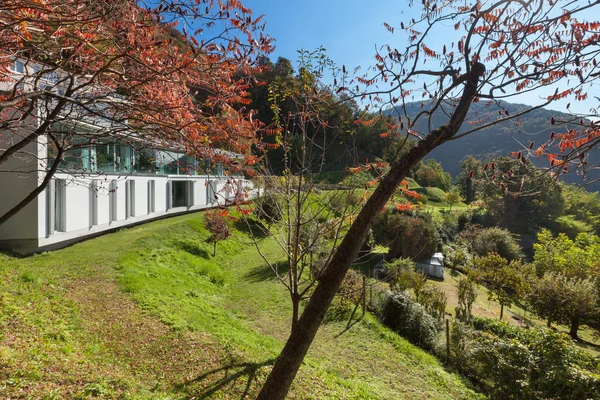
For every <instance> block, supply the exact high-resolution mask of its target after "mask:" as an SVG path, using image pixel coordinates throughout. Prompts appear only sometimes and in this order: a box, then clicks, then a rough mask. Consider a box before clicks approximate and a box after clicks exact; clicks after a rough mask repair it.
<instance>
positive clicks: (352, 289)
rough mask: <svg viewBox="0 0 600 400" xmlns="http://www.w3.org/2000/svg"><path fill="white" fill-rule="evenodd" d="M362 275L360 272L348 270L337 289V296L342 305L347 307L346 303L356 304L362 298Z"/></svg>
mask: <svg viewBox="0 0 600 400" xmlns="http://www.w3.org/2000/svg"><path fill="white" fill-rule="evenodd" d="M363 277H364V275H363V274H361V273H360V272H358V271H356V270H353V269H350V270H348V272H346V276H345V277H344V280H343V281H342V284H341V285H340V287H339V289H338V292H337V293H338V296H340V298H341V300H342V301H341V302H342V305H344V306H348V303H352V304H358V303H359V302H360V299H361V297H362V296H363V283H362V280H363Z"/></svg>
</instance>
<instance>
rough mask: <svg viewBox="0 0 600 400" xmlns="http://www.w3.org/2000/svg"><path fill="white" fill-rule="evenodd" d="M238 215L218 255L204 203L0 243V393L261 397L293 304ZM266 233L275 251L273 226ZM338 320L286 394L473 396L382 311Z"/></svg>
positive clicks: (27, 395)
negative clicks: (83, 236)
mask: <svg viewBox="0 0 600 400" xmlns="http://www.w3.org/2000/svg"><path fill="white" fill-rule="evenodd" d="M238 228H239V229H238V230H236V231H235V233H234V235H233V237H232V238H231V239H229V240H227V241H225V242H221V243H219V245H218V250H217V256H216V257H212V244H208V243H205V239H206V238H207V237H208V232H207V231H206V230H205V228H204V226H203V218H202V215H201V214H198V213H196V214H190V215H187V216H182V217H176V218H171V219H167V220H163V221H158V222H153V223H148V224H145V225H142V226H139V227H135V228H131V229H127V230H123V231H120V232H118V233H115V234H111V235H107V236H104V237H100V238H97V239H93V240H90V241H87V242H84V243H80V244H77V245H74V246H72V247H69V248H66V249H63V250H60V251H55V252H52V253H45V254H40V255H36V256H33V257H28V258H14V257H12V256H9V255H5V254H1V253H0V398H47V399H60V398H125V399H127V398H133V399H145V398H147V399H184V398H225V399H240V398H246V397H248V398H252V397H253V396H254V395H255V394H256V393H257V390H258V389H259V388H260V385H261V383H262V381H263V380H264V378H265V376H266V374H267V372H268V369H269V367H270V364H271V363H272V361H273V359H274V358H275V357H276V356H277V354H278V352H279V350H280V349H281V347H282V345H283V343H284V341H285V339H286V337H287V333H288V330H289V315H290V313H289V303H288V298H287V292H286V291H285V289H284V288H283V286H282V285H279V284H277V282H276V281H275V280H274V279H273V277H272V275H271V273H270V270H269V269H268V268H267V267H266V266H265V264H264V263H263V262H262V260H261V259H260V257H259V256H258V253H257V252H256V249H254V248H253V245H252V242H251V240H250V239H249V237H248V235H247V234H245V233H244V231H243V229H241V228H242V227H241V225H239V226H238ZM260 246H262V249H263V251H265V252H267V253H269V254H271V255H274V256H277V247H276V246H275V245H274V243H273V242H272V241H271V240H269V239H268V238H264V239H263V240H262V241H261V243H260ZM332 320H333V321H330V322H328V323H327V324H326V325H324V326H323V328H322V329H321V331H320V333H319V335H318V338H317V340H316V342H315V344H314V345H313V347H312V348H311V351H310V353H309V357H308V358H307V360H306V361H305V364H304V365H303V367H302V369H301V371H300V374H299V376H298V378H297V379H296V382H295V383H294V386H293V387H292V394H291V396H290V397H291V398H297V399H307V398H314V399H326V398H331V399H357V398H365V399H373V398H382V399H397V398H407V399H455V398H469V399H471V398H476V397H477V395H476V394H475V393H473V392H472V391H471V390H470V389H469V388H468V386H467V385H466V384H465V382H464V381H463V380H462V379H461V378H460V377H459V376H458V375H456V374H452V373H449V372H447V371H445V370H444V368H443V367H442V365H441V364H440V363H439V362H438V361H437V359H435V358H434V357H432V356H430V355H429V354H427V353H425V352H423V351H421V350H420V349H418V348H415V347H413V346H412V345H410V344H409V343H408V342H406V341H405V340H403V339H401V338H399V337H398V336H397V335H395V334H394V333H392V332H390V331H389V330H387V329H386V328H384V327H382V326H381V325H380V324H379V323H378V322H377V321H376V320H375V319H374V318H372V317H369V316H368V315H367V317H365V318H364V319H363V320H361V321H359V322H357V323H355V324H354V325H353V326H352V328H351V329H349V330H345V328H346V324H347V321H346V320H336V319H335V318H332Z"/></svg>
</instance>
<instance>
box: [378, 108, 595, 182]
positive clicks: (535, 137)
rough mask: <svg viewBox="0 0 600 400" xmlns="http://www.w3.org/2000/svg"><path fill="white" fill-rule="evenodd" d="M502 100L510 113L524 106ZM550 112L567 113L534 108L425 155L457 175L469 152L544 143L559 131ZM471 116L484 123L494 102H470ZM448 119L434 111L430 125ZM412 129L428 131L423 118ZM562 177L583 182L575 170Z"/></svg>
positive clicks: (494, 114) (494, 111) (504, 152)
mask: <svg viewBox="0 0 600 400" xmlns="http://www.w3.org/2000/svg"><path fill="white" fill-rule="evenodd" d="M501 104H502V106H503V107H504V108H505V109H506V110H507V111H508V113H509V114H510V115H514V114H517V113H519V112H521V111H523V110H524V109H525V108H526V107H527V106H525V105H523V104H512V103H506V102H502V103H501ZM408 107H409V114H411V115H416V114H417V113H418V112H419V111H421V108H420V103H410V104H409V105H408ZM388 114H393V112H391V111H389V112H388ZM552 116H554V117H555V119H557V120H561V119H562V118H568V117H569V116H568V115H567V114H564V113H560V112H557V111H552V110H546V109H539V110H534V111H532V112H530V113H528V114H525V115H524V116H522V117H520V118H518V119H516V120H514V121H512V122H504V123H499V124H497V125H494V126H491V127H489V128H485V129H482V130H481V131H478V132H475V133H473V134H470V135H467V136H466V137H464V138H461V139H458V140H454V141H451V142H447V143H445V144H444V145H443V146H440V147H439V148H437V149H436V150H434V151H433V152H431V153H430V154H429V155H428V156H427V157H426V158H434V159H436V160H437V161H439V162H440V163H441V164H442V166H443V167H444V169H445V170H446V171H448V172H449V173H450V174H451V175H452V176H456V175H458V174H459V173H460V163H461V161H462V160H463V159H464V158H465V157H466V156H467V155H469V154H471V155H473V156H475V157H476V158H478V159H482V160H489V159H491V158H495V157H500V156H509V155H510V152H511V151H519V150H522V149H523V146H528V145H529V143H531V142H534V143H535V144H536V145H540V144H542V143H545V142H546V141H547V140H548V139H549V137H550V133H551V132H552V131H556V132H561V129H562V128H561V127H559V126H558V125H556V126H552V125H551V124H550V118H551V117H552ZM470 118H471V120H473V121H475V120H481V121H482V122H483V123H488V122H491V121H493V120H494V119H496V118H498V107H497V106H496V105H493V106H488V105H486V104H485V102H480V103H473V104H472V105H471V117H470ZM447 119H448V118H447V117H446V116H445V115H444V114H443V113H441V112H437V113H436V114H434V116H433V119H432V121H433V126H438V125H441V124H444V123H446V122H447ZM472 128H473V126H471V125H469V124H464V126H463V127H462V128H461V130H460V131H459V134H460V133H462V132H465V131H467V130H470V129H472ZM415 130H416V131H417V132H427V131H428V128H427V126H426V123H425V120H424V119H420V120H419V122H418V123H417V124H416V125H415ZM591 160H592V161H593V162H595V163H600V156H599V155H598V154H592V157H591ZM532 161H533V162H534V164H536V165H538V166H543V167H547V166H548V164H547V160H546V159H540V160H537V159H532ZM594 178H596V179H597V178H600V173H599V172H598V171H592V172H590V173H589V175H588V177H587V180H588V181H591V180H593V179H594ZM562 179H564V180H565V181H566V182H569V183H577V184H584V183H585V182H583V181H582V179H581V177H580V176H577V175H576V174H575V173H571V174H567V175H564V176H563V178H562ZM588 190H589V191H597V190H600V183H598V182H596V183H594V184H591V185H590V186H589V187H588Z"/></svg>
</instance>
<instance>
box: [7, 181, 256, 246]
mask: <svg viewBox="0 0 600 400" xmlns="http://www.w3.org/2000/svg"><path fill="white" fill-rule="evenodd" d="M6 175H7V174H2V175H0V188H2V190H1V191H0V214H2V213H4V212H6V211H8V210H9V209H11V208H12V207H13V206H14V205H15V204H17V203H18V202H19V201H21V200H22V199H23V198H24V197H25V196H26V195H27V194H28V193H29V192H31V190H33V188H34V184H35V183H37V182H36V181H38V180H39V181H41V179H42V178H43V177H41V176H40V177H39V178H38V179H36V178H37V177H35V176H32V175H33V174H31V175H29V176H26V177H17V176H16V175H14V176H12V177H11V176H6ZM251 185H252V183H251V182H250V181H247V180H244V179H242V178H241V177H214V176H207V175H190V176H182V175H147V176H144V175H128V176H124V175H116V174H115V175H110V174H99V175H92V174H90V175H87V176H73V175H70V174H66V173H57V174H56V175H55V177H54V178H53V179H52V181H51V182H50V184H49V185H48V187H47V188H46V189H45V190H44V192H42V193H41V194H40V195H38V196H37V197H36V198H35V199H34V200H33V201H32V202H31V203H29V205H27V206H26V207H25V208H24V209H23V210H21V211H20V212H19V213H18V214H17V215H15V216H14V217H12V218H11V219H9V220H8V221H7V222H6V223H4V224H3V225H1V226H0V248H5V249H10V250H13V251H16V252H20V253H32V252H36V251H42V250H49V249H56V248H60V247H63V246H66V245H68V244H70V243H73V242H75V241H78V240H81V239H83V238H86V237H90V236H94V235H97V234H100V233H102V232H105V231H110V230H113V229H116V228H121V227H125V226H128V225H132V224H137V223H141V222H145V221H149V220H153V219H156V218H161V217H165V216H169V215H176V214H181V213H185V212H191V211H197V210H201V209H205V208H210V207H215V206H218V205H225V204H231V202H232V201H233V200H235V197H236V196H239V195H240V194H241V193H242V190H243V192H244V193H246V194H249V195H250V196H251V195H252V193H253V192H252V190H251V189H250V188H251ZM242 188H243V189H242Z"/></svg>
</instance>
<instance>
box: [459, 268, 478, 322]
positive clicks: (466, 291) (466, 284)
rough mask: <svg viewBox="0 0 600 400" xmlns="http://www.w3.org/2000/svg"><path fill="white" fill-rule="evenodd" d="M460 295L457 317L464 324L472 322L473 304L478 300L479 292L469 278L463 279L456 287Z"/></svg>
mask: <svg viewBox="0 0 600 400" xmlns="http://www.w3.org/2000/svg"><path fill="white" fill-rule="evenodd" d="M456 290H457V292H458V293H457V294H458V307H456V317H457V318H458V319H459V320H461V321H462V322H465V323H469V322H470V321H471V317H472V316H473V314H472V309H473V303H475V300H476V299H477V290H476V288H475V282H473V280H472V279H471V278H469V277H463V278H461V279H460V280H459V281H458V285H457V286H456Z"/></svg>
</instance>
